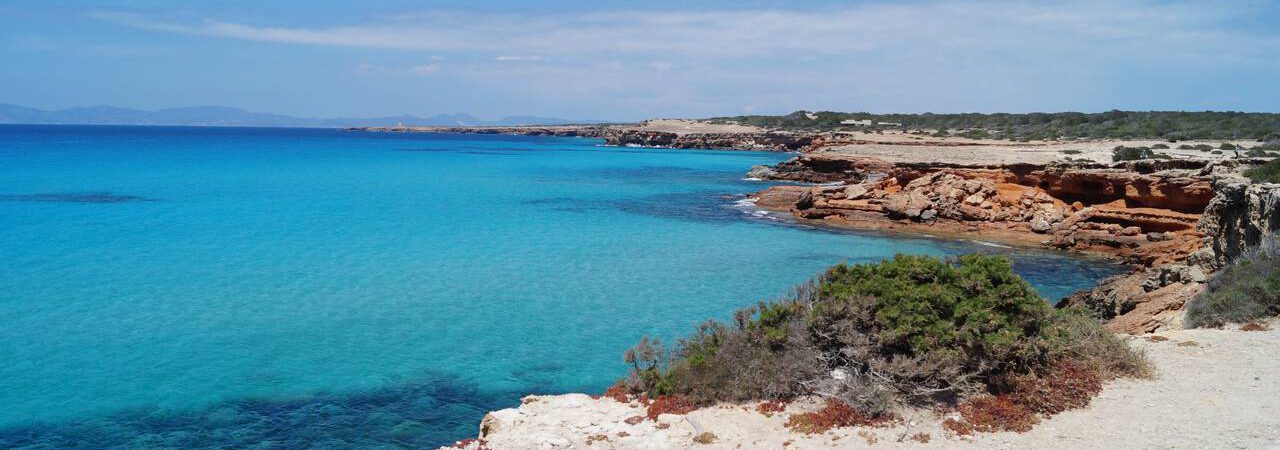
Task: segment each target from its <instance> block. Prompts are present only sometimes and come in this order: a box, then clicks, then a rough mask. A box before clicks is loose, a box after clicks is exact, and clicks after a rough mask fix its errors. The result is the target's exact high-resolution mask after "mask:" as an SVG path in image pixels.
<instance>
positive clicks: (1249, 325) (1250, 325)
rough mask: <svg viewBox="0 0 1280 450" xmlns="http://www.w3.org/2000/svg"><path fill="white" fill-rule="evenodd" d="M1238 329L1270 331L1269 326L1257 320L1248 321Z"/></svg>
mask: <svg viewBox="0 0 1280 450" xmlns="http://www.w3.org/2000/svg"><path fill="white" fill-rule="evenodd" d="M1240 331H1271V327H1268V326H1267V325H1266V324H1263V323H1259V322H1249V323H1246V324H1244V325H1241V326H1240Z"/></svg>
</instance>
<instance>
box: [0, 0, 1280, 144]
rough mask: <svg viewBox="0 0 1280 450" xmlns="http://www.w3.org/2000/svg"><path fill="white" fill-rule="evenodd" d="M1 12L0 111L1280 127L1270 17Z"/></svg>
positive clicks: (1250, 6)
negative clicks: (1247, 116) (1029, 120)
mask: <svg viewBox="0 0 1280 450" xmlns="http://www.w3.org/2000/svg"><path fill="white" fill-rule="evenodd" d="M350 3H354V2H335V1H275V2H272V1H223V2H178V1H161V0H135V1H96V2H78V1H53V0H50V1H41V2H31V1H3V0H0V58H3V60H4V61H5V68H4V69H3V70H0V103H14V104H21V105H26V106H33V107H39V108H48V109H53V108H65V107H71V106H86V105H99V104H108V105H114V106H123V107H135V108H145V109H154V108H165V107H176V106H192V105H222V106H237V107H243V108H246V109H250V110H253V111H261V112H276V113H284V114H292V115H300V116H378V115H392V114H416V115H432V114H439V113H453V112H470V113H472V114H475V115H478V116H481V117H488V118H496V117H500V116H504V115H517V114H535V115H544V116H558V117H564V118H574V119H608V120H630V119H640V118H648V117H706V116H716V115H735V114H746V113H762V114H763V113H770V114H771V113H785V112H790V111H793V110H798V109H809V110H840V111H872V112H926V111H932V112H966V111H977V112H995V111H1007V112H1026V111H1067V110H1077V111H1101V110H1107V109H1139V110H1149V109H1159V110H1166V109H1172V110H1209V109H1211V110H1244V111H1271V112H1276V111H1280V4H1278V3H1277V2H1272V1H1238V2H1203V1H1125V2H1121V1H1071V0H1067V1H1044V2H1038V1H1003V0H1002V1H983V2H979V1H917V0H906V1H862V2H832V1H806V2H802V5H797V3H801V2H782V1H750V0H745V1H743V0H739V1H696V2H695V1H661V0H658V1H647V2H634V1H630V2H622V1H600V0H597V1H582V2H571V1H540V2H531V1H492V2H482V1H475V0H473V1H456V0H448V1H382V2H372V1H371V2H363V3H364V4H359V5H352V4H350Z"/></svg>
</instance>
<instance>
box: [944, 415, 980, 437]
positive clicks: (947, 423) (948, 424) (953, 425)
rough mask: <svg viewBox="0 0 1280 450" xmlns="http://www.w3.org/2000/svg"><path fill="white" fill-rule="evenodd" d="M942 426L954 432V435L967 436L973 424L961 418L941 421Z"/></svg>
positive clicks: (971, 431)
mask: <svg viewBox="0 0 1280 450" xmlns="http://www.w3.org/2000/svg"><path fill="white" fill-rule="evenodd" d="M942 428H944V429H946V430H947V431H950V432H952V433H955V435H956V436H968V435H971V434H973V424H971V423H969V422H966V421H963V420H956V419H947V420H944V421H942Z"/></svg>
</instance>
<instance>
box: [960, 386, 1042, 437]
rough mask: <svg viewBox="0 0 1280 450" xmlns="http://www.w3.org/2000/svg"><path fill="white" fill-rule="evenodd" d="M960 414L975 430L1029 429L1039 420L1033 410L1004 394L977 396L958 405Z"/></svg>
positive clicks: (1015, 430) (1020, 430)
mask: <svg viewBox="0 0 1280 450" xmlns="http://www.w3.org/2000/svg"><path fill="white" fill-rule="evenodd" d="M959 410H960V416H961V417H963V418H964V420H965V421H966V422H969V424H971V425H973V429H974V430H975V431H982V432H996V431H1014V432H1018V433H1025V432H1027V431H1031V428H1033V427H1035V425H1036V424H1037V423H1039V422H1040V418H1039V417H1037V416H1036V414H1035V412H1034V411H1032V410H1031V408H1028V407H1026V406H1024V405H1022V404H1020V403H1018V402H1016V401H1014V400H1013V399H1012V398H1010V397H1009V396H1006V395H996V396H987V397H979V398H976V399H974V400H971V401H969V402H967V403H964V404H961V405H960V407H959Z"/></svg>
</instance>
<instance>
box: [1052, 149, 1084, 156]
mask: <svg viewBox="0 0 1280 450" xmlns="http://www.w3.org/2000/svg"><path fill="white" fill-rule="evenodd" d="M1058 153H1062V154H1064V155H1079V154H1081V153H1083V152H1081V151H1080V150H1074V149H1070V150H1060V151H1059V152H1058Z"/></svg>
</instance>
